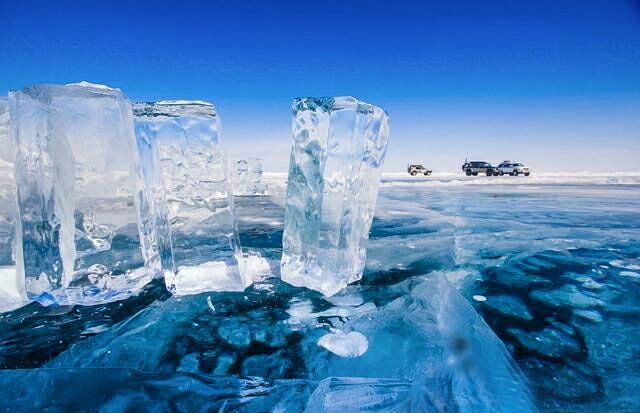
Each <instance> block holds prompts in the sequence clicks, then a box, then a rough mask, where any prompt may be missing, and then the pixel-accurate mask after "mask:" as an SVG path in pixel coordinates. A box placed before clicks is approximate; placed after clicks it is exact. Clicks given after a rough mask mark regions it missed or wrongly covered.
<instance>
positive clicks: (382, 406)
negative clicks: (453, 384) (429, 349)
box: [305, 377, 455, 413]
mask: <svg viewBox="0 0 640 413" xmlns="http://www.w3.org/2000/svg"><path fill="white" fill-rule="evenodd" d="M445 392H446V389H441V388H438V387H437V386H434V385H433V384H432V383H429V382H427V381H416V382H412V381H410V380H402V379H370V378H357V377H331V378H327V379H324V380H322V381H321V382H320V384H319V385H318V387H317V388H316V389H315V391H314V392H313V393H312V394H311V397H309V401H308V402H307V408H306V410H305V413H343V412H350V413H360V412H361V413H365V412H425V413H428V412H433V413H436V412H443V411H450V410H451V411H455V410H454V409H449V408H448V407H445V406H446V405H444V404H441V402H442V401H443V400H446V399H447V398H448V395H444V394H442V393H445Z"/></svg>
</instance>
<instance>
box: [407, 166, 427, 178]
mask: <svg viewBox="0 0 640 413" xmlns="http://www.w3.org/2000/svg"><path fill="white" fill-rule="evenodd" d="M407 172H409V175H411V176H416V175H418V174H423V175H424V176H428V175H431V169H427V168H425V167H424V166H422V165H412V164H409V165H407Z"/></svg>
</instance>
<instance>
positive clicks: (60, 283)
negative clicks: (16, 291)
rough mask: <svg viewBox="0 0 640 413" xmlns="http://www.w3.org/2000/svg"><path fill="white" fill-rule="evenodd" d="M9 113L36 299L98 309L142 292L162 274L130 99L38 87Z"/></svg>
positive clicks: (27, 273) (20, 249) (83, 88)
mask: <svg viewBox="0 0 640 413" xmlns="http://www.w3.org/2000/svg"><path fill="white" fill-rule="evenodd" d="M9 106H10V114H11V133H12V137H13V142H14V144H15V152H16V157H15V160H16V168H15V173H16V183H17V198H18V208H19V212H20V217H21V220H20V221H18V229H17V236H16V239H17V252H16V257H20V258H19V259H18V260H17V271H18V272H19V273H24V277H25V280H26V290H27V294H28V296H29V298H31V299H35V300H39V301H40V302H42V303H47V304H48V303H58V304H95V303H99V302H104V301H113V300H118V299H121V298H125V297H127V296H128V295H130V294H132V293H135V292H136V291H138V290H139V289H140V288H142V287H143V286H144V285H145V284H147V283H148V282H149V281H150V280H151V279H152V278H153V277H154V275H155V274H156V273H158V272H161V271H162V268H161V265H160V263H159V261H158V256H157V249H156V247H155V245H154V240H155V238H156V236H157V235H156V234H155V227H154V226H153V225H152V223H149V222H148V218H149V217H148V205H149V194H148V193H147V190H146V188H145V186H144V183H143V180H142V176H141V167H140V160H139V155H138V152H137V148H136V142H135V137H134V134H133V122H132V116H131V105H130V103H129V101H128V100H127V98H126V97H125V96H124V95H123V94H122V93H121V92H120V90H118V89H111V88H108V87H106V86H100V85H93V84H90V83H86V82H83V83H80V84H71V85H64V86H63V85H36V86H31V87H28V88H25V89H22V90H20V91H16V92H11V93H10V94H9Z"/></svg>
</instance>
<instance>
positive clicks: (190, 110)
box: [0, 82, 388, 308]
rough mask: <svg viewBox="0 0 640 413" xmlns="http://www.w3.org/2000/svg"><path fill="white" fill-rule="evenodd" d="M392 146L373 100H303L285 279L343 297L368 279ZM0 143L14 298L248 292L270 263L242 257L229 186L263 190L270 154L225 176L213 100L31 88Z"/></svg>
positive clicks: (3, 241)
mask: <svg viewBox="0 0 640 413" xmlns="http://www.w3.org/2000/svg"><path fill="white" fill-rule="evenodd" d="M9 118H10V119H9ZM387 139H388V118H387V115H386V113H385V112H384V111H382V110H381V109H379V108H377V107H375V106H372V105H369V104H366V103H363V102H360V101H358V100H356V99H354V98H350V97H340V98H322V99H313V98H303V99H297V100H295V101H294V118H293V148H292V153H291V163H290V173H289V187H288V197H287V208H286V217H285V231H284V239H283V246H284V251H283V256H282V262H281V273H282V278H283V279H284V280H285V281H287V282H289V283H291V284H294V285H296V286H304V287H308V288H312V289H315V290H318V291H321V292H323V293H324V294H326V295H332V294H334V293H335V292H337V291H339V290H340V289H342V288H343V287H344V286H346V285H347V283H350V282H353V281H356V280H358V279H359V278H361V277H362V272H363V268H364V259H365V252H366V241H367V238H368V232H369V227H370V225H371V221H372V217H373V212H374V207H375V201H376V196H377V191H378V185H379V178H380V169H381V166H382V162H383V161H384V155H385V152H386V145H387ZM0 145H1V147H2V154H1V156H0V169H1V170H2V172H3V173H2V174H1V175H0V176H1V178H0V179H2V182H0V183H1V184H2V186H1V190H0V212H1V220H0V247H2V248H1V250H0V280H1V281H2V283H1V284H2V285H3V287H2V288H5V289H7V290H8V291H9V292H10V294H9V293H7V292H2V296H3V301H7V300H9V301H11V300H13V301H15V302H16V303H22V302H26V301H29V300H35V301H39V302H40V303H42V304H45V305H46V304H52V303H55V304H85V305H90V304H95V303H100V302H108V301H114V300H119V299H122V298H125V297H127V296H129V295H131V294H134V293H136V292H138V291H139V290H140V289H141V288H142V287H144V286H145V285H146V284H147V283H148V282H150V281H151V280H152V279H154V278H161V277H163V278H164V280H165V282H166V286H167V289H168V290H169V291H171V292H172V293H173V294H178V295H183V294H195V293H199V292H202V291H241V290H244V289H245V288H246V287H247V286H249V285H250V284H251V283H252V281H253V280H254V279H255V278H256V277H257V276H264V275H266V274H268V273H270V271H271V270H270V268H269V264H268V263H267V262H266V261H265V260H264V259H263V258H262V257H260V255H259V254H256V253H252V254H243V252H242V247H241V245H240V240H239V236H238V228H237V222H236V216H235V212H234V203H233V193H234V190H233V187H234V186H235V189H236V193H238V194H239V195H259V194H265V193H266V186H265V185H264V184H263V183H262V181H261V177H262V163H261V160H260V159H258V158H249V159H248V160H246V161H245V160H242V161H239V162H238V164H237V170H236V174H235V179H234V182H230V180H229V172H228V171H227V162H226V159H225V152H224V149H223V145H222V141H221V137H220V124H219V117H218V114H217V112H216V109H215V107H214V106H213V105H211V104H210V103H207V102H201V101H160V102H153V103H137V104H134V105H132V104H131V103H130V102H129V100H128V99H127V97H126V96H125V95H124V94H123V93H122V92H121V91H120V90H119V89H112V88H109V87H106V86H101V85H95V84H91V83H86V82H82V83H78V84H69V85H36V86H31V87H27V88H25V89H22V90H19V91H14V92H11V93H10V94H9V99H8V101H7V100H4V99H3V100H0ZM5 181H6V182H5ZM4 304H6V303H4ZM3 308H4V307H3Z"/></svg>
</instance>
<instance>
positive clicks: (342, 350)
mask: <svg viewBox="0 0 640 413" xmlns="http://www.w3.org/2000/svg"><path fill="white" fill-rule="evenodd" d="M318 345H319V346H320V347H324V348H325V349H327V350H329V351H330V352H332V353H333V354H335V355H337V356H340V357H347V358H353V357H360V356H361V355H363V354H364V353H366V352H367V349H368V348H369V341H368V340H367V338H366V337H365V336H364V335H363V334H362V333H358V332H357V331H351V332H349V333H344V332H343V331H339V330H336V331H334V332H331V333H329V334H326V335H324V336H322V337H320V339H319V340H318Z"/></svg>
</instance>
